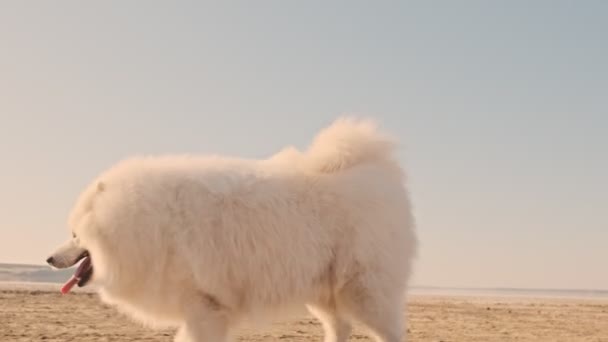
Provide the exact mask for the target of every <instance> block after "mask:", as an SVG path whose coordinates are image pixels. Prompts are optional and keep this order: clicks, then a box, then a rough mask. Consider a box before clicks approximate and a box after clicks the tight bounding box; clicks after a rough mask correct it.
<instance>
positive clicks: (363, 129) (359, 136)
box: [304, 118, 396, 173]
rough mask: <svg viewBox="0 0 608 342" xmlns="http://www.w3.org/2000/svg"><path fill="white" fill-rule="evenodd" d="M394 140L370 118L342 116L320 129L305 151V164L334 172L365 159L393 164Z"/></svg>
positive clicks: (360, 162)
mask: <svg viewBox="0 0 608 342" xmlns="http://www.w3.org/2000/svg"><path fill="white" fill-rule="evenodd" d="M395 147H396V142H395V141H394V140H393V139H392V138H391V137H389V136H387V135H385V134H383V133H381V132H380V131H379V130H378V128H377V125H376V124H375V123H374V122H373V121H370V120H358V119H352V118H341V119H338V120H336V121H335V122H334V123H333V124H332V125H330V126H329V127H327V128H325V129H323V130H322V131H321V132H319V134H318V135H317V136H316V137H315V139H314V140H313V142H312V144H311V145H310V147H309V148H308V150H307V151H306V152H305V155H304V160H305V164H306V165H307V168H308V169H309V170H312V171H315V172H323V173H335V172H339V171H342V170H346V169H349V168H352V167H355V166H357V165H361V164H365V163H376V162H389V163H391V164H394V161H393V157H392V152H393V150H394V149H395Z"/></svg>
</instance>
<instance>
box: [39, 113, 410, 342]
mask: <svg viewBox="0 0 608 342" xmlns="http://www.w3.org/2000/svg"><path fill="white" fill-rule="evenodd" d="M395 148H396V141H394V140H393V139H392V138H390V137H389V136H387V135H385V134H383V133H382V132H380V131H379V130H378V128H377V126H376V125H375V124H374V123H373V122H371V121H367V120H357V119H350V118H341V119H338V120H336V121H335V122H334V123H333V124H331V125H330V126H329V127H327V128H325V129H323V130H322V131H321V132H319V134H318V135H317V136H316V138H315V139H314V140H313V142H312V144H311V145H310V146H309V147H308V148H307V149H306V150H304V151H298V150H296V149H295V148H286V149H284V150H282V151H280V152H278V153H277V154H275V155H273V156H271V157H269V158H267V159H260V160H248V159H241V158H231V157H218V156H158V157H140V158H133V159H128V160H125V161H122V162H120V163H118V164H117V165H115V166H114V167H112V168H110V169H109V170H107V171H105V172H103V173H102V174H101V175H99V176H98V177H97V178H96V179H94V180H93V182H91V184H90V185H89V186H88V188H86V189H85V190H84V192H83V193H82V194H81V195H80V197H79V199H78V200H77V202H76V204H75V206H74V208H73V209H72V212H71V214H70V217H69V228H70V231H71V233H72V237H71V238H70V239H69V240H68V241H67V242H66V243H65V244H64V245H63V246H61V247H59V248H58V250H57V251H56V252H54V253H53V254H52V255H51V256H50V257H49V258H48V260H47V262H48V263H49V264H51V265H52V266H54V267H56V268H66V267H70V266H73V265H76V264H77V263H78V262H80V265H79V266H78V268H77V269H76V272H75V274H74V276H73V277H72V278H71V279H70V280H69V281H68V282H67V283H66V284H65V285H64V287H63V288H62V292H64V293H66V292H68V291H69V290H70V288H72V287H73V286H74V285H76V284H77V285H78V286H85V285H89V284H94V285H96V287H97V288H98V289H99V292H100V297H101V299H102V300H103V301H105V302H107V303H109V304H112V305H114V306H116V307H117V308H118V309H119V310H120V311H122V312H124V313H126V314H128V315H130V316H131V317H133V318H135V319H137V320H138V321H141V322H143V323H144V324H147V325H149V326H163V327H167V326H174V327H178V328H179V329H178V332H177V335H176V336H175V341H180V342H202V341H212V342H223V341H228V340H229V339H230V336H231V335H232V332H233V331H234V330H235V327H236V326H237V325H238V324H239V323H242V322H245V321H247V320H251V319H253V320H255V319H257V318H259V317H262V316H264V317H268V315H272V314H273V313H274V314H276V313H278V312H286V310H291V309H293V308H307V309H308V310H309V311H310V312H311V313H312V314H313V315H314V316H316V317H317V318H318V319H319V320H320V321H321V322H322V323H323V327H324V333H325V341H327V342H343V341H346V340H347V339H348V336H349V335H350V332H351V325H352V323H354V322H358V323H359V324H361V325H362V326H363V327H365V328H367V330H368V331H369V333H370V335H372V336H373V337H374V338H375V339H376V340H377V341H379V342H398V341H399V342H401V341H404V340H405V339H406V334H405V329H404V326H405V322H406V318H405V317H406V314H405V311H406V310H405V305H404V304H405V296H406V287H407V284H408V279H409V276H410V273H411V264H412V259H413V258H414V256H415V254H416V245H417V242H416V235H415V229H414V219H413V215H412V211H411V207H410V200H409V196H408V191H407V188H406V185H405V177H404V172H403V170H402V168H401V167H400V165H399V163H398V161H397V160H396V157H395V156H394V150H395Z"/></svg>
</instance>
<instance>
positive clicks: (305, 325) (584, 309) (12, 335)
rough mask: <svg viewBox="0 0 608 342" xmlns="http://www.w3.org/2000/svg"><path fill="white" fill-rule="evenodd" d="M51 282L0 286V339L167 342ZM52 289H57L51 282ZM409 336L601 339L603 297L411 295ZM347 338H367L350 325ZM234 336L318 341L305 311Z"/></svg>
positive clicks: (165, 336)
mask: <svg viewBox="0 0 608 342" xmlns="http://www.w3.org/2000/svg"><path fill="white" fill-rule="evenodd" d="M55 287H57V286H48V287H38V288H25V287H22V286H15V287H11V288H8V287H4V288H0V341H2V342H13V341H15V342H17V341H18V342H26V341H27V342H31V341H57V342H59V341H82V342H92V341H158V342H170V341H172V337H173V333H174V332H173V331H172V330H161V331H155V330H151V329H148V328H145V327H142V326H141V325H139V324H137V323H134V322H132V321H130V320H129V319H128V318H126V317H125V316H123V315H121V314H119V313H117V312H116V311H115V310H114V309H112V308H109V307H107V306H105V305H103V304H102V303H101V302H100V300H99V298H98V297H97V295H96V294H94V293H90V292H85V291H77V292H76V293H72V294H69V295H66V296H62V295H61V294H60V293H59V292H58V290H57V289H56V288H55ZM57 288H58V287H57ZM408 305H409V311H410V321H409V324H408V335H409V338H410V341H417V342H431V341H433V342H439V341H444V342H453V341H469V342H472V341H547V342H549V341H551V342H560V341H563V342H576V341H588V342H591V341H593V342H602V341H603V342H605V341H608V300H606V299H575V298H561V299H558V298H517V297H503V298H500V297H487V296H485V297H473V296H437V295H411V296H410V297H409V303H408ZM351 340H352V341H370V340H369V339H368V338H367V336H366V335H364V332H363V330H361V328H360V327H356V329H355V332H354V334H353V336H352V337H351ZM238 341H242V342H245V341H247V342H262V341H322V329H321V326H320V324H319V322H318V321H316V320H315V319H314V318H312V317H310V316H303V317H301V318H299V319H295V320H294V319H290V320H286V321H283V322H276V323H273V324H271V325H270V326H268V327H264V329H263V330H243V331H241V333H240V334H239V335H238Z"/></svg>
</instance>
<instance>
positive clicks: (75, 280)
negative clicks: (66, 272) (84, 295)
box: [61, 256, 91, 294]
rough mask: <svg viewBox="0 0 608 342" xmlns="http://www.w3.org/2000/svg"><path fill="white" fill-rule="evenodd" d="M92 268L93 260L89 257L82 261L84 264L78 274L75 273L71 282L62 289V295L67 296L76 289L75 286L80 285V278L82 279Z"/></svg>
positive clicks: (81, 264) (80, 266)
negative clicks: (73, 288)
mask: <svg viewBox="0 0 608 342" xmlns="http://www.w3.org/2000/svg"><path fill="white" fill-rule="evenodd" d="M90 266H91V259H89V257H88V256H87V257H84V259H82V262H81V263H80V265H79V266H78V268H77V269H76V272H74V275H73V276H72V277H71V278H70V280H68V281H67V282H66V283H65V284H63V286H62V287H61V293H62V294H66V293H68V292H70V290H71V289H72V287H74V285H76V284H78V282H79V281H80V278H81V277H82V273H84V272H85V271H86V270H87V269H88V268H89V267H90Z"/></svg>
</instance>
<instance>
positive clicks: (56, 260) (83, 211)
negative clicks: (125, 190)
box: [46, 182, 104, 293]
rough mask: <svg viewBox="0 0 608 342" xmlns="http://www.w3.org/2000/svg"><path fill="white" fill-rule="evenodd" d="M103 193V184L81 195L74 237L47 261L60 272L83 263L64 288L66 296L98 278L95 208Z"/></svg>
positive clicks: (73, 222) (72, 220)
mask: <svg viewBox="0 0 608 342" xmlns="http://www.w3.org/2000/svg"><path fill="white" fill-rule="evenodd" d="M103 191H104V185H103V183H101V182H99V183H96V185H95V187H93V188H89V189H87V190H86V191H85V192H84V193H83V194H82V195H81V197H80V198H79V199H78V201H77V203H76V205H75V207H74V209H73V210H72V213H71V215H70V220H69V226H70V230H71V235H72V236H71V238H70V239H68V240H67V241H66V242H65V243H63V244H62V245H61V246H59V247H58V248H57V249H56V250H55V251H54V252H53V253H52V254H51V255H50V256H49V257H48V258H47V259H46V262H47V263H48V264H49V265H51V266H53V267H55V268H58V269H62V268H68V267H72V266H74V265H76V264H77V263H79V262H80V265H79V266H78V268H77V269H76V271H75V272H74V275H73V276H72V277H71V278H70V279H69V280H68V281H67V282H66V283H65V284H64V286H63V287H62V289H61V291H62V292H63V293H67V292H69V291H70V289H71V288H72V287H74V285H78V286H79V287H83V286H85V285H87V284H88V283H89V282H91V281H92V280H93V278H94V277H93V274H94V267H93V265H94V262H93V260H94V259H93V255H92V253H91V251H90V250H91V247H92V242H93V241H92V237H93V236H94V234H95V227H94V222H93V219H92V207H93V202H94V198H95V196H96V195H98V194H99V193H101V192H103Z"/></svg>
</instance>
